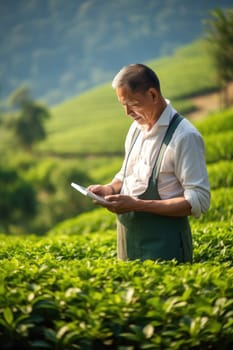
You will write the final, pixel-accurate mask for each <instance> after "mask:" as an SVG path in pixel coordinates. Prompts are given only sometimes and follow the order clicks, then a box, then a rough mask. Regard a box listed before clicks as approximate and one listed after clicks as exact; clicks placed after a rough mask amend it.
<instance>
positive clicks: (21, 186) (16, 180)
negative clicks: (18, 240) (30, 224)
mask: <svg viewBox="0 0 233 350" xmlns="http://www.w3.org/2000/svg"><path fill="white" fill-rule="evenodd" d="M0 183H1V186H0V228H1V230H4V232H6V233H9V232H10V231H11V226H20V225H21V223H22V222H23V223H24V225H23V226H24V227H27V225H26V224H25V223H26V222H27V220H29V218H32V217H33V216H34V215H35V214H36V206H37V199H36V193H35V191H34V189H33V187H32V186H31V185H30V184H29V183H27V182H26V181H25V180H24V179H23V178H22V177H21V176H20V175H19V174H18V173H17V171H16V170H15V169H9V168H3V167H0Z"/></svg>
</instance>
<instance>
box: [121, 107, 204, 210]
mask: <svg viewBox="0 0 233 350" xmlns="http://www.w3.org/2000/svg"><path fill="white" fill-rule="evenodd" d="M175 113H176V110H175V109H173V108H172V106H171V105H170V103H169V101H167V107H166V108H165V110H164V111H163V113H162V114H161V116H160V118H159V119H158V121H157V122H156V123H155V125H154V126H153V127H152V129H151V130H150V131H146V130H145V129H143V127H142V126H140V125H139V124H138V123H137V122H133V123H132V125H131V127H130V129H129V131H128V134H127V137H126V141H125V154H126V158H127V154H128V152H129V150H130V145H131V140H132V136H133V134H134V131H135V128H141V132H140V134H139V136H138V138H137V140H136V142H135V144H134V146H133V148H132V151H131V153H130V156H129V158H128V162H127V169H126V173H125V178H124V183H123V188H122V192H121V193H123V194H126V195H130V196H134V197H137V196H139V195H140V194H142V193H144V192H145V190H146V189H147V187H148V182H149V178H150V176H151V173H152V170H153V167H154V164H155V160H156V157H157V155H158V151H159V148H160V145H161V143H162V140H163V138H164V136H165V133H166V131H167V128H168V125H169V123H170V121H171V119H172V117H173V116H174V114H175ZM126 158H125V160H124V162H123V165H122V168H121V170H120V172H119V173H117V174H116V176H115V179H118V180H120V181H122V180H123V176H124V169H125V165H126ZM158 191H159V195H160V198H161V199H168V198H174V197H181V196H184V198H185V199H186V200H187V201H188V202H189V203H190V205H191V207H192V209H191V212H192V215H193V216H194V217H199V216H200V215H201V213H204V212H206V211H207V210H208V208H209V205H210V186H209V181H208V175H207V170H206V162H205V147H204V142H203V139H202V137H201V135H200V133H199V132H198V131H197V130H196V128H195V127H194V126H193V125H192V124H191V123H190V122H189V121H188V120H187V119H185V118H184V119H183V120H182V121H181V123H180V124H179V125H178V127H177V129H176V130H175V132H174V134H173V137H172V139H171V141H170V143H169V145H168V146H167V148H166V151H165V153H164V157H163V160H162V164H161V168H160V173H159V178H158Z"/></svg>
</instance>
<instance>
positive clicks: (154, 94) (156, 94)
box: [148, 87, 159, 103]
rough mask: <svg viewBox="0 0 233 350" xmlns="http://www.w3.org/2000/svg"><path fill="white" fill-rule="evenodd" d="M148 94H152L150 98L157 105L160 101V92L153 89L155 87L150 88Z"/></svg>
mask: <svg viewBox="0 0 233 350" xmlns="http://www.w3.org/2000/svg"><path fill="white" fill-rule="evenodd" d="M148 92H149V94H150V96H151V98H152V100H153V102H154V103H157V102H158V100H159V92H158V91H157V90H156V89H155V88H153V87H152V88H150V89H149V90H148Z"/></svg>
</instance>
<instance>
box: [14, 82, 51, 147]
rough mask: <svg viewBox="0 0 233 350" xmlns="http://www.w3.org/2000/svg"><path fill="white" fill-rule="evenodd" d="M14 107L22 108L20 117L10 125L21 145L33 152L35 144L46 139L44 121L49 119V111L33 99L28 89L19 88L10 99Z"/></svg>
mask: <svg viewBox="0 0 233 350" xmlns="http://www.w3.org/2000/svg"><path fill="white" fill-rule="evenodd" d="M9 100H10V101H11V103H12V105H13V106H17V107H19V108H20V113H19V115H18V116H17V117H16V118H15V119H14V120H13V121H12V122H11V123H10V124H9V125H10V126H11V127H12V128H13V129H14V133H15V137H16V139H17V140H18V142H19V145H20V146H21V147H23V148H24V149H25V150H31V148H32V146H33V144H35V143H37V142H39V141H41V140H44V139H45V138H46V130H45V127H44V120H45V119H48V118H49V112H48V109H47V108H46V107H44V106H40V105H39V104H37V103H36V102H34V101H33V100H32V99H31V96H30V92H29V90H28V89H27V88H24V87H23V88H22V87H20V88H18V89H17V90H16V91H15V92H14V93H13V94H12V95H11V97H10V98H9Z"/></svg>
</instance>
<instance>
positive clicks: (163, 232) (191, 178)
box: [89, 64, 210, 262]
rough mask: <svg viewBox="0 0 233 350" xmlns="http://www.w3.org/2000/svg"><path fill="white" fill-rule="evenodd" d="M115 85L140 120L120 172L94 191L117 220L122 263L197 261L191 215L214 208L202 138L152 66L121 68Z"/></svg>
mask: <svg viewBox="0 0 233 350" xmlns="http://www.w3.org/2000/svg"><path fill="white" fill-rule="evenodd" d="M112 86H113V88H114V89H115V90H116V94H117V97H118V100H119V102H120V103H121V104H122V106H123V107H124V110H125V113H126V114H127V115H128V116H130V117H131V118H132V119H133V121H134V122H133V123H132V125H131V127H130V129H129V131H128V135H127V137H126V142H125V159H124V162H123V165H122V168H121V170H120V172H119V173H118V174H116V175H115V177H114V179H113V180H112V182H111V183H109V184H107V185H92V186H90V187H89V189H90V190H91V191H92V192H94V193H96V194H98V195H101V196H104V197H105V199H107V200H108V201H109V204H107V205H104V206H105V207H106V208H107V209H108V210H110V211H111V212H114V213H116V214H117V216H118V224H117V231H118V239H117V250H118V258H119V259H123V260H127V259H129V260H133V259H140V260H146V259H153V260H171V259H176V260H177V261H178V262H192V237H191V231H190V226H189V222H188V216H189V215H193V216H194V217H199V216H200V215H201V213H205V212H206V211H207V210H208V208H209V205H210V188H209V182H208V176H207V171H206V163H205V151H204V143H203V139H202V137H201V135H200V134H199V132H198V131H197V130H196V129H195V128H194V126H193V125H192V124H191V123H190V122H189V121H188V120H186V119H184V118H182V117H181V116H180V115H178V113H177V112H176V111H175V110H174V109H173V107H172V106H171V104H170V103H169V101H167V100H166V99H165V98H164V97H163V95H162V93H161V90H160V82H159V79H158V77H157V75H156V74H155V72H154V71H152V70H151V69H150V68H149V67H147V66H145V65H142V64H131V65H128V66H126V67H124V68H122V69H121V70H120V72H119V73H118V74H117V75H116V76H115V78H114V80H113V83H112Z"/></svg>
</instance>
